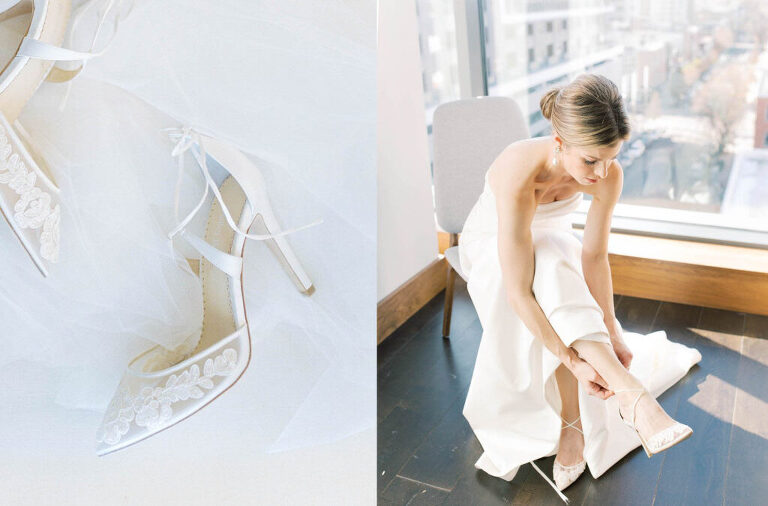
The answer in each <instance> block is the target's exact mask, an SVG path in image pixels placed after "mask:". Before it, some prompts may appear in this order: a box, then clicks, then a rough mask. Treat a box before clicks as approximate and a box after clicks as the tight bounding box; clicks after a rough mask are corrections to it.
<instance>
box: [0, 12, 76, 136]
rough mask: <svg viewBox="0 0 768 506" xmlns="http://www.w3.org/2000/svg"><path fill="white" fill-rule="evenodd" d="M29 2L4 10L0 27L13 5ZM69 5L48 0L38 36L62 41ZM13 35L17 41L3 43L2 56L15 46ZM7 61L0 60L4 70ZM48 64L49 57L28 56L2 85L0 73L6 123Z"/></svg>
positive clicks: (1, 106) (0, 105)
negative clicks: (14, 73) (10, 78)
mask: <svg viewBox="0 0 768 506" xmlns="http://www.w3.org/2000/svg"><path fill="white" fill-rule="evenodd" d="M31 6H32V1H31V0H24V2H22V3H21V4H19V5H17V6H16V7H14V8H13V9H11V10H10V11H8V12H7V13H4V15H3V16H2V17H0V21H1V20H5V21H2V23H0V31H5V30H2V28H3V26H4V25H5V23H6V22H8V23H11V22H13V20H14V19H15V16H13V12H16V9H22V10H23V9H25V8H28V7H29V8H31ZM70 7H71V2H70V0H49V1H48V5H47V7H46V16H45V21H44V22H43V27H42V33H41V35H40V37H39V38H40V41H42V42H46V43H49V44H54V45H57V46H58V45H61V43H62V41H63V40H64V34H65V33H66V29H67V26H68V24H69V15H70ZM30 12H31V11H30ZM25 16H26V14H25ZM9 26H14V25H9ZM28 29H29V22H28V21H27V23H26V27H25V28H23V32H24V35H25V34H26V32H27V30H28ZM14 36H15V37H16V38H17V43H16V44H11V45H10V46H8V47H4V48H3V49H2V51H3V54H5V55H6V56H9V55H7V54H6V53H7V52H8V51H12V52H13V54H14V55H15V54H16V52H17V51H18V49H19V44H20V42H21V39H18V36H17V35H14ZM22 37H23V35H22ZM12 60H13V57H12V56H10V61H12ZM10 61H9V60H8V58H5V59H3V60H0V66H2V67H3V69H4V70H5V69H6V68H7V66H8V64H9V63H10ZM52 65H53V62H51V61H47V60H42V59H39V58H31V59H30V60H29V61H28V62H27V63H26V64H25V65H24V68H23V69H22V70H21V71H20V72H19V73H18V74H17V75H16V76H15V77H14V78H13V81H12V82H11V83H10V84H8V85H6V84H5V83H3V80H2V78H1V77H0V83H2V84H3V88H2V89H0V112H2V113H3V115H4V116H5V118H6V119H7V120H8V122H9V123H11V124H12V123H13V122H14V121H16V118H18V117H19V114H21V110H22V109H23V108H24V106H25V105H26V103H27V102H28V101H29V99H30V98H32V95H34V93H35V92H36V91H37V89H38V88H39V87H40V84H41V83H42V82H43V80H44V79H45V77H46V76H47V75H48V71H49V70H50V68H51V66H52Z"/></svg>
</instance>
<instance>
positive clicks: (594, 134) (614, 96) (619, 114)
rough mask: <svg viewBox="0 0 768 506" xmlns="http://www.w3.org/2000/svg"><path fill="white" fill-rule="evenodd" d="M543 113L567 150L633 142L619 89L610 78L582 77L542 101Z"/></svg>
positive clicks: (549, 94)
mask: <svg viewBox="0 0 768 506" xmlns="http://www.w3.org/2000/svg"><path fill="white" fill-rule="evenodd" d="M539 105H540V106H541V113H542V114H543V115H544V117H545V118H547V119H548V120H550V121H551V122H552V133H553V134H556V135H558V136H559V137H560V138H561V139H563V143H564V144H565V145H566V146H574V147H582V148H583V147H593V146H610V145H613V144H615V143H616V142H618V141H626V140H629V138H630V134H631V131H630V126H629V119H628V118H627V112H626V110H625V109H624V101H623V100H622V98H621V93H620V92H619V88H618V87H617V86H616V85H615V84H614V83H613V81H611V80H610V79H608V78H607V77H604V76H601V75H597V74H581V75H579V76H578V77H577V78H576V79H574V80H573V81H572V82H570V83H569V84H567V85H565V86H558V87H555V88H553V89H551V90H549V91H547V93H545V94H544V96H543V97H541V101H540V102H539Z"/></svg>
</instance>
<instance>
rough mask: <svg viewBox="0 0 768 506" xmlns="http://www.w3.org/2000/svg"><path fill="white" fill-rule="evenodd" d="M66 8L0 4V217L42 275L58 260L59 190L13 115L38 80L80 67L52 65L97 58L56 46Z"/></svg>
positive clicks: (50, 0) (66, 4) (62, 77)
mask: <svg viewBox="0 0 768 506" xmlns="http://www.w3.org/2000/svg"><path fill="white" fill-rule="evenodd" d="M70 7H71V4H70V0H0V34H2V38H0V41H1V42H0V54H6V55H9V56H12V58H11V59H10V61H8V62H7V63H5V62H1V61H0V215H2V216H3V218H5V220H6V221H7V222H8V224H9V225H10V227H11V230H13V232H14V234H15V235H16V237H17V238H18V239H19V242H20V243H21V245H22V246H23V247H24V250H25V251H26V252H27V254H28V255H29V257H30V258H31V259H32V261H33V263H34V264H35V266H36V267H37V268H38V270H39V271H40V273H41V274H43V276H47V275H48V270H47V262H56V261H58V258H59V220H60V216H61V212H60V207H59V198H58V195H59V188H58V187H57V186H56V183H55V181H54V178H53V176H52V175H51V171H50V169H49V167H48V165H47V164H46V162H45V159H44V157H43V156H41V155H40V154H39V153H38V152H37V151H36V150H35V148H34V143H33V142H32V139H31V138H30V136H29V134H27V132H26V130H25V129H24V128H23V127H22V125H21V124H20V123H19V121H18V117H19V115H20V114H21V111H22V110H23V109H24V106H25V105H26V104H27V102H29V100H30V99H31V98H32V96H33V95H34V94H35V92H36V91H37V89H38V88H39V87H40V85H41V84H42V82H43V81H45V80H49V81H53V82H67V81H70V80H71V79H73V78H74V77H75V76H76V75H77V74H78V73H79V71H80V70H81V69H82V65H81V66H80V67H79V68H78V69H76V70H74V71H65V70H62V69H59V68H58V67H54V62H60V61H81V62H85V61H86V60H88V59H90V58H92V57H94V56H96V55H98V54H100V52H99V53H93V52H90V53H89V52H80V51H72V50H70V49H65V48H62V47H60V46H61V44H62V42H63V40H64V36H65V33H66V31H67V26H68V24H69V20H70ZM81 12H82V11H81ZM105 14H106V13H105ZM78 16H79V13H78V15H76V17H78ZM103 22H104V18H102V19H101V21H100V22H99V25H101V24H102V23H103ZM8 44H10V45H11V46H12V47H6V46H7V45H8Z"/></svg>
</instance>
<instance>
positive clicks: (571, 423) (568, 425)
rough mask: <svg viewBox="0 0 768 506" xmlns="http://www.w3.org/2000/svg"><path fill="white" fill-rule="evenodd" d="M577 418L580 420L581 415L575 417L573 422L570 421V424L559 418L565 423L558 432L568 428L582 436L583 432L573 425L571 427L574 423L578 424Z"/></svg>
mask: <svg viewBox="0 0 768 506" xmlns="http://www.w3.org/2000/svg"><path fill="white" fill-rule="evenodd" d="M579 418H581V415H579V416H577V417H576V419H575V420H574V421H572V422H568V421H566V420H565V418H563V417H562V416H561V417H560V419H561V420H562V421H564V422H565V426H564V427H560V430H563V429H566V428H568V427H570V428H571V429H576V430H577V431H579V432H581V433H582V434H584V432H583V431H582V430H581V429H580V428H578V427H576V426H575V425H573V424H574V423H576V422H578V421H579Z"/></svg>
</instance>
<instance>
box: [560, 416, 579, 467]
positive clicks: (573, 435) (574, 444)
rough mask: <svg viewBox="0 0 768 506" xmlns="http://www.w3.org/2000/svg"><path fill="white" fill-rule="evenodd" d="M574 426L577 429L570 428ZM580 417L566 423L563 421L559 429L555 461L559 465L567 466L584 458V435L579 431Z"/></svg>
mask: <svg viewBox="0 0 768 506" xmlns="http://www.w3.org/2000/svg"><path fill="white" fill-rule="evenodd" d="M571 427H572V428H575V429H577V430H572V429H571ZM582 430H583V429H582V428H581V419H580V418H579V419H578V420H576V422H575V423H574V422H571V423H570V427H569V426H568V424H566V423H563V426H562V428H561V429H560V447H559V449H558V450H557V456H556V457H555V461H556V462H557V463H558V464H560V465H561V466H564V467H568V466H572V465H574V464H578V463H580V462H581V461H582V460H584V456H583V455H584V435H583V434H582V433H581V432H580V431H582Z"/></svg>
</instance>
